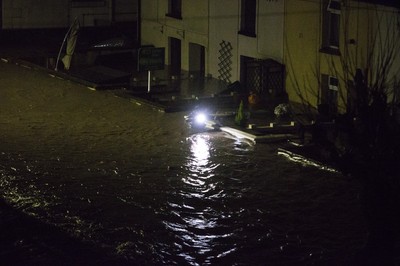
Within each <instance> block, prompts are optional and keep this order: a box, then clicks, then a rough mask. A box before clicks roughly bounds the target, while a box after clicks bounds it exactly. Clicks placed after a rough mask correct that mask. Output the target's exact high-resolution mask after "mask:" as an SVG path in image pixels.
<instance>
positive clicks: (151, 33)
mask: <svg viewBox="0 0 400 266" xmlns="http://www.w3.org/2000/svg"><path fill="white" fill-rule="evenodd" d="M167 10H168V6H167V1H156V0H149V1H146V2H143V4H142V14H141V15H142V23H141V27H142V28H141V29H142V30H141V32H142V33H141V40H142V45H154V46H157V47H165V48H166V54H167V55H168V53H169V51H168V37H174V38H178V39H180V40H181V41H182V62H181V63H182V69H183V70H188V69H189V58H188V57H189V43H196V44H199V45H202V46H204V47H205V53H206V55H205V57H206V58H205V59H206V62H205V68H206V74H209V75H212V76H213V77H215V78H218V76H219V75H220V73H219V70H220V66H219V64H220V63H221V62H220V58H219V57H220V56H221V49H222V48H221V44H222V42H224V43H225V44H229V46H230V47H231V50H230V53H231V57H230V68H231V70H230V74H231V77H230V81H231V82H234V81H235V80H239V78H240V56H241V55H243V56H248V57H253V58H258V59H266V58H273V59H275V60H277V61H279V62H282V61H283V28H284V26H283V25H284V1H283V0H277V1H257V26H256V29H257V37H255V38H253V37H247V36H243V35H240V34H238V32H239V23H240V20H239V16H240V1H239V0H209V1H196V0H183V1H182V20H179V19H175V18H170V17H168V16H166V15H165V14H166V13H167ZM166 63H167V64H169V62H168V58H166Z"/></svg>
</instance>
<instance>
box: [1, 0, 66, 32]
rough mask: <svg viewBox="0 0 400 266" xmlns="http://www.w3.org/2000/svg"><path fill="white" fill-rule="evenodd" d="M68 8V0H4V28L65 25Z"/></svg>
mask: <svg viewBox="0 0 400 266" xmlns="http://www.w3.org/2000/svg"><path fill="white" fill-rule="evenodd" d="M67 10H68V1H67V0H62V1H54V0H36V1H35V0H3V8H2V12H3V29H21V28H22V29H23V28H55V27H65V26H67V25H68V12H67Z"/></svg>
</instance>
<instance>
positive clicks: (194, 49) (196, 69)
mask: <svg viewBox="0 0 400 266" xmlns="http://www.w3.org/2000/svg"><path fill="white" fill-rule="evenodd" d="M204 61H205V56H204V46H201V45H199V44H196V43H189V75H191V76H193V77H194V78H202V77H204V74H205V67H204V65H205V64H204Z"/></svg>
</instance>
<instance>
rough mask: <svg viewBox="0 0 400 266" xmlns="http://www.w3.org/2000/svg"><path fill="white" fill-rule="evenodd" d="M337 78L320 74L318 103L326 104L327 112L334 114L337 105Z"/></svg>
mask: <svg viewBox="0 0 400 266" xmlns="http://www.w3.org/2000/svg"><path fill="white" fill-rule="evenodd" d="M338 91H339V79H338V78H336V77H332V76H329V75H325V74H322V75H321V91H320V96H321V98H320V105H323V106H326V108H327V109H326V110H327V111H328V112H329V114H336V113H337V107H338Z"/></svg>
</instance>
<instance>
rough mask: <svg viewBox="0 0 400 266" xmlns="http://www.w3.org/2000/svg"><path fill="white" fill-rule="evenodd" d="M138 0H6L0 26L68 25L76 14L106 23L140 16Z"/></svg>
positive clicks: (88, 23) (84, 21)
mask: <svg viewBox="0 0 400 266" xmlns="http://www.w3.org/2000/svg"><path fill="white" fill-rule="evenodd" d="M137 4H138V1H136V0H57V1H54V0H42V1H36V0H2V1H0V8H1V10H0V29H40V28H65V27H68V26H69V25H70V23H71V22H72V21H74V19H75V18H78V19H79V21H80V24H81V26H83V27H92V26H104V25H109V24H110V23H115V22H129V21H136V20H137V19H138V16H137V15H138V12H137Z"/></svg>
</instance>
